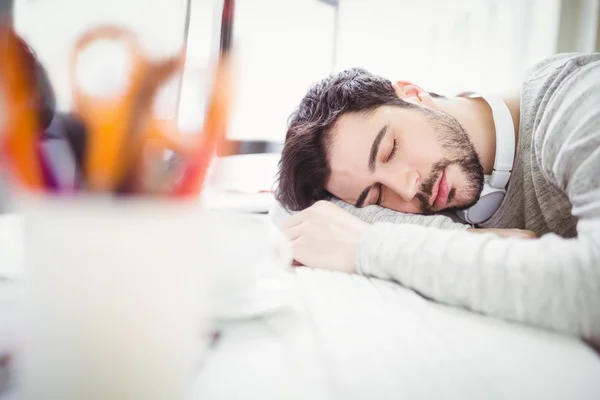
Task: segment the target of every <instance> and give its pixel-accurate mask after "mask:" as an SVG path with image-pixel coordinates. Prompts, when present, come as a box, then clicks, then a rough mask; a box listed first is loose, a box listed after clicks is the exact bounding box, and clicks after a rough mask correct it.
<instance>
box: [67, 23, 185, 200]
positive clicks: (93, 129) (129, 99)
mask: <svg viewBox="0 0 600 400" xmlns="http://www.w3.org/2000/svg"><path fill="white" fill-rule="evenodd" d="M100 40H107V41H115V42H117V43H123V44H125V45H126V46H127V48H128V50H129V54H130V62H131V64H130V70H129V71H130V74H129V76H128V79H127V81H126V82H127V83H126V84H125V85H124V86H125V87H124V88H119V89H120V90H119V93H118V94H116V95H114V96H106V97H103V96H95V95H93V94H89V93H85V92H83V91H82V90H81V88H80V85H79V83H78V82H77V80H76V76H77V68H78V61H79V59H78V57H79V55H80V54H81V53H82V52H83V51H84V50H85V49H86V48H87V47H88V46H90V45H91V44H93V43H95V42H97V41H100ZM70 67H71V79H72V91H73V100H74V110H75V112H76V113H77V114H78V115H79V117H80V118H81V119H82V121H83V123H84V124H85V126H86V129H87V131H88V143H87V144H88V146H87V149H86V151H87V153H86V157H85V165H84V174H85V176H86V183H87V184H88V186H89V189H91V190H98V191H112V190H115V189H117V186H118V185H120V183H121V182H122V180H123V179H124V176H125V174H127V173H128V171H127V170H128V169H130V168H131V167H132V163H133V162H135V159H136V158H137V154H138V153H139V149H140V147H141V145H142V144H143V140H144V138H145V137H146V134H145V133H144V134H140V132H139V131H140V130H143V129H146V128H147V127H148V126H149V124H150V123H151V121H152V120H153V119H154V116H153V113H152V106H153V103H154V98H155V96H156V93H157V91H158V89H159V88H160V87H162V85H163V84H164V83H165V82H166V81H168V80H169V79H170V78H171V77H172V76H173V75H175V73H176V72H178V71H179V70H180V67H181V62H180V57H173V58H170V59H167V60H163V61H158V62H152V61H151V60H149V59H148V58H147V57H146V56H145V55H144V54H143V52H142V49H141V46H140V45H139V43H138V41H137V37H136V35H135V34H134V33H133V32H132V31H131V30H129V29H126V28H123V27H120V26H115V25H102V26H99V27H96V28H94V29H92V30H90V31H88V32H86V33H84V34H83V35H82V36H81V37H80V38H79V40H78V41H77V42H76V44H75V47H74V50H73V53H72V56H71V66H70ZM133 138H135V139H134V140H132V139H133Z"/></svg>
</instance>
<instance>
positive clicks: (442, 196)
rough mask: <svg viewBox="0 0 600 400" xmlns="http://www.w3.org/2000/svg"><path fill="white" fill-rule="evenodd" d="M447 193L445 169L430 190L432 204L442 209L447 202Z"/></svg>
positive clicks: (448, 188)
mask: <svg viewBox="0 0 600 400" xmlns="http://www.w3.org/2000/svg"><path fill="white" fill-rule="evenodd" d="M449 194H450V186H449V185H448V180H447V179H446V170H444V171H443V172H442V175H441V176H440V179H439V181H438V183H437V185H435V187H434V188H433V191H432V196H431V198H432V199H433V206H434V207H435V208H437V209H438V210H440V209H442V208H443V207H444V206H445V205H446V203H447V202H448V195H449Z"/></svg>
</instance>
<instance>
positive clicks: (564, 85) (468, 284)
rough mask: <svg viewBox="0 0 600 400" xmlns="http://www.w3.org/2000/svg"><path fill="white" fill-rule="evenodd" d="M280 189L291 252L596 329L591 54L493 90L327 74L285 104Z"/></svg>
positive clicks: (599, 177)
mask: <svg viewBox="0 0 600 400" xmlns="http://www.w3.org/2000/svg"><path fill="white" fill-rule="evenodd" d="M277 198H278V201H279V202H280V204H281V205H282V206H283V207H285V208H286V209H287V210H289V211H293V212H295V213H293V215H292V216H291V217H289V218H287V219H286V220H285V222H284V223H283V228H284V230H285V232H286V234H287V235H288V236H289V237H290V239H291V240H292V244H293V249H294V258H295V260H296V262H297V263H299V264H303V265H306V266H310V267H316V268H327V269H335V270H339V271H344V272H348V273H358V274H363V275H367V276H374V277H378V278H382V279H390V280H394V281H397V282H399V283H401V284H402V285H404V286H406V287H408V288H411V289H413V290H415V291H417V292H419V293H421V294H422V295H424V296H427V297H428V298H431V299H434V300H436V301H439V302H441V303H445V304H450V305H454V306H460V307H465V308H468V309H471V310H474V311H477V312H481V313H483V314H487V315H491V316H495V317H499V318H504V319H507V320H512V321H517V322H521V323H526V324H532V325H535V326H538V327H543V328H546V329H551V330H554V331H558V332H561V333H566V334H570V335H575V336H578V337H582V338H584V339H587V340H588V341H590V342H592V343H595V344H598V343H600V54H562V55H557V56H553V57H551V58H549V59H547V60H544V61H542V62H540V63H539V64H538V65H536V66H535V67H534V68H533V69H532V71H531V72H530V73H529V75H528V77H527V79H526V80H525V81H524V82H523V84H522V86H521V87H520V88H519V89H517V90H515V91H512V92H507V93H505V94H502V95H500V96H492V95H488V94H485V93H482V94H479V93H463V94H460V95H458V96H456V97H441V96H438V95H435V94H432V93H428V92H427V91H425V90H423V89H422V88H420V87H419V86H417V85H415V84H412V83H409V82H397V83H392V82H390V81H389V80H387V79H385V78H382V77H379V76H376V75H373V74H371V73H369V72H367V71H365V70H362V69H351V70H347V71H343V72H340V73H338V74H334V75H332V76H330V77H328V78H326V79H324V80H322V81H321V82H319V83H317V84H316V85H315V86H313V87H312V88H311V89H309V91H308V93H307V94H306V96H305V97H304V98H303V99H302V101H301V103H300V105H299V107H298V109H297V110H296V111H295V112H294V114H293V115H292V116H291V118H290V120H289V129H288V132H287V135H286V142H285V147H284V150H283V154H282V158H281V161H280V165H279V186H278V190H277ZM323 200H325V201H323ZM327 200H330V201H327ZM449 216H452V218H450V217H449ZM456 221H462V223H461V222H456ZM505 229H506V230H505ZM475 233H483V234H475ZM532 236H535V237H536V238H531V237H532Z"/></svg>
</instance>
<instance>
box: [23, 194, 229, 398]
mask: <svg viewBox="0 0 600 400" xmlns="http://www.w3.org/2000/svg"><path fill="white" fill-rule="evenodd" d="M19 204H20V208H21V212H22V218H23V220H22V227H23V237H24V251H25V254H24V256H25V258H24V259H25V271H24V272H25V274H24V276H25V282H26V287H27V296H26V297H27V302H26V309H27V313H26V318H25V329H24V331H25V336H24V341H23V346H22V349H21V351H20V352H19V353H17V383H18V386H17V387H18V392H19V393H20V395H19V398H24V399H31V400H33V399H35V400H43V399H61V400H81V399H86V400H96V399H98V400H100V399H103V400H105V399H111V400H134V399H135V400H139V399H144V400H152V399H156V400H163V399H164V400H167V399H169V400H173V399H185V398H187V396H188V395H189V390H190V388H191V386H190V385H191V383H192V382H193V379H194V377H195V375H196V373H197V367H198V365H199V363H200V361H201V360H202V355H203V354H204V352H205V350H206V349H207V345H208V342H209V335H208V333H209V332H210V331H211V319H212V318H211V306H210V303H211V289H212V287H213V284H212V278H213V274H212V272H213V265H212V263H213V261H214V260H216V259H217V258H218V257H216V256H215V255H214V249H213V248H212V246H213V245H214V243H213V242H211V241H210V240H205V239H206V238H210V232H211V230H212V226H211V223H213V219H211V218H210V217H206V216H205V215H204V212H203V211H201V209H200V207H199V206H198V205H197V204H196V203H185V202H181V201H177V202H175V201H173V200H170V201H158V200H147V201H145V200H118V201H117V200H114V199H112V200H111V199H107V198H91V197H83V198H77V199H73V200H66V199H49V198H41V199H40V198H36V199H27V200H24V201H21V202H20V203H19Z"/></svg>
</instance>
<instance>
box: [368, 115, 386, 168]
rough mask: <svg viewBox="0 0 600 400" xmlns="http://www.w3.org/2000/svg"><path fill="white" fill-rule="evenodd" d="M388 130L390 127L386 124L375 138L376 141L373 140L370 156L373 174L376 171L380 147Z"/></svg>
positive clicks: (370, 166)
mask: <svg viewBox="0 0 600 400" xmlns="http://www.w3.org/2000/svg"><path fill="white" fill-rule="evenodd" d="M387 128H388V126H387V124H385V125H384V126H383V128H381V130H380V131H379V133H378V134H377V136H376V137H375V140H373V144H372V145H371V153H370V154H369V171H371V172H374V171H375V161H376V159H377V153H379V146H380V145H381V141H382V140H383V137H384V136H385V133H386V132H387Z"/></svg>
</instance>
